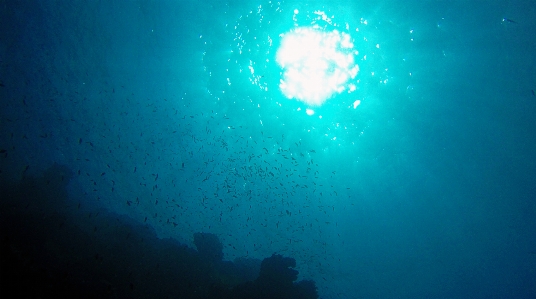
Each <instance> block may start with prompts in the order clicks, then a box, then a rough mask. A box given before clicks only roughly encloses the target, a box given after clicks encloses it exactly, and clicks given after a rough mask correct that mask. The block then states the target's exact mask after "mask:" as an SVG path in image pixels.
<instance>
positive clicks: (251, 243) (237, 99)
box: [0, 1, 536, 298]
mask: <svg viewBox="0 0 536 299" xmlns="http://www.w3.org/2000/svg"><path fill="white" fill-rule="evenodd" d="M202 2H203V3H201V1H102V2H99V1H0V28H1V29H0V83H1V84H2V86H1V87H0V106H1V110H0V149H2V150H5V152H4V153H2V154H1V157H0V167H1V169H0V170H1V173H0V179H1V180H2V181H3V182H11V181H17V180H20V179H21V177H22V176H25V175H36V176H38V175H39V174H40V173H41V172H43V171H44V170H45V169H47V168H48V167H50V166H51V165H52V164H54V163H60V164H63V165H66V166H68V167H69V168H70V169H71V170H72V171H73V172H74V173H75V174H76V175H75V177H74V179H73V180H72V181H71V182H70V184H69V186H68V188H69V195H70V197H71V198H72V201H73V207H74V206H76V205H77V204H78V203H82V206H84V207H85V208H86V209H88V210H89V211H91V210H92V209H95V210H97V209H105V210H107V211H109V212H113V213H117V214H120V215H126V216H128V217H131V218H132V219H134V221H137V222H138V223H147V224H148V225H149V226H151V227H152V228H153V229H154V230H155V231H156V232H157V234H158V235H159V236H160V237H162V238H164V237H171V238H174V239H176V240H178V241H180V242H182V243H184V244H187V245H188V246H193V245H192V240H193V239H192V238H193V237H192V236H193V233H195V232H210V233H214V234H216V235H218V236H219V237H220V239H221V240H222V243H223V244H224V247H225V248H224V254H225V258H226V259H229V260H233V259H234V258H237V257H242V256H248V257H255V258H263V257H266V256H270V255H271V254H272V253H273V252H278V253H281V254H284V255H288V256H292V257H294V258H295V259H296V261H297V269H298V270H299V271H300V277H301V278H305V279H313V280H315V281H316V282H317V286H318V287H319V293H320V296H321V297H322V298H463V297H465V298H506V297H515V298H533V296H534V294H536V287H535V286H536V284H535V283H534V282H535V281H536V238H535V237H536V198H535V194H536V190H535V189H536V187H535V186H536V180H535V179H536V163H535V153H536V137H535V136H536V135H535V131H536V130H535V125H536V118H535V113H536V96H535V95H534V90H535V89H536V80H535V71H536V69H535V63H536V61H535V58H534V57H535V55H534V53H536V39H535V37H534V32H536V18H535V17H536V6H535V5H534V2H533V1H414V2H408V1H403V2H400V1H392V2H391V1H363V2H358V1H354V2H353V3H352V4H348V3H347V1H339V2H337V1H336V2H333V1H325V3H324V2H322V1H311V2H309V4H307V5H303V4H299V3H292V1H286V2H282V3H281V4H277V3H275V2H274V3H271V2H265V1H233V2H229V3H225V2H222V1H213V2H214V3H210V2H209V1H202ZM297 2H299V1H297ZM328 2H329V3H328ZM259 5H261V8H262V9H261V10H260V11H261V12H259ZM294 8H299V9H300V12H303V13H304V14H305V13H306V12H313V11H314V10H324V11H326V12H327V14H328V15H329V14H332V15H334V16H335V18H334V19H335V20H337V18H339V20H340V21H341V22H342V23H344V22H347V23H349V24H350V29H351V30H350V32H351V34H352V36H353V37H354V39H355V48H356V49H357V50H358V51H359V52H360V54H359V56H358V57H357V58H356V61H357V63H358V64H359V65H360V68H361V72H360V73H359V75H358V79H359V80H360V81H359V83H358V89H357V90H356V92H354V93H352V94H343V95H341V96H339V97H335V98H333V99H331V100H330V101H328V102H327V103H326V104H325V105H324V106H323V107H321V108H318V109H317V111H316V112H317V113H316V114H315V115H314V116H312V117H311V116H307V115H306V114H305V112H304V110H305V108H306V107H305V106H303V105H301V104H300V103H299V102H297V101H295V100H288V99H285V98H284V97H283V96H282V95H281V94H280V93H279V91H278V89H277V87H278V86H277V84H278V82H279V70H278V69H277V66H276V65H275V62H274V59H273V57H274V55H275V51H276V49H277V43H278V40H279V39H278V35H279V34H281V33H284V32H286V31H287V30H289V29H290V28H291V27H292V26H293V23H292V19H291V16H292V13H291V11H292V10H293V9H294ZM261 16H263V21H262V22H259V20H260V17H261ZM505 18H507V19H508V20H511V21H513V22H511V21H507V20H504V19H505ZM362 20H367V24H366V25H364V24H363V22H362ZM266 21H269V23H267V22H266ZM307 21H308V20H307V18H304V20H303V21H302V22H304V23H306V22H307ZM234 26H237V27H236V29H235V27H234ZM355 28H359V31H355V30H354V29H355ZM248 30H249V31H250V32H254V34H255V35H250V36H245V37H244V40H245V49H246V50H249V52H246V53H244V54H243V55H237V54H236V48H237V42H239V41H237V40H236V39H235V37H236V33H243V34H246V32H248ZM252 34H253V33H252ZM254 36H257V37H260V38H259V40H261V39H262V38H266V37H267V36H270V37H271V39H272V40H273V41H274V44H273V46H271V47H270V46H267V43H266V39H263V40H261V41H258V44H257V41H256V40H255V41H254V39H253V37H254ZM365 38H366V40H365ZM376 44H379V45H380V48H379V49H377V48H376V47H375V46H376ZM256 49H261V50H256ZM363 55H367V60H363ZM266 59H268V61H266ZM250 62H254V63H255V68H256V71H258V72H262V73H263V74H265V75H264V77H263V78H264V79H263V80H264V81H262V84H264V85H263V86H267V87H268V91H263V90H261V89H260V88H259V86H257V85H255V84H251V83H250V82H249V78H248V76H247V72H248V70H247V65H248V64H249V63H250ZM241 70H242V71H244V72H241ZM372 72H375V75H374V76H373V75H372V74H371V73H372ZM227 78H229V80H230V81H227ZM384 79H388V81H387V83H386V84H383V83H379V81H380V80H384ZM229 82H230V84H229ZM355 99H360V100H361V105H360V106H359V107H358V108H357V109H355V110H354V109H353V108H348V106H350V105H351V103H352V102H353V101H354V100H355ZM298 108H301V111H298ZM319 115H322V118H318V116H319ZM334 137H336V138H335V139H334ZM27 166H29V167H28V168H27V169H26V167H27ZM146 218H147V219H146ZM88 229H90V228H88Z"/></svg>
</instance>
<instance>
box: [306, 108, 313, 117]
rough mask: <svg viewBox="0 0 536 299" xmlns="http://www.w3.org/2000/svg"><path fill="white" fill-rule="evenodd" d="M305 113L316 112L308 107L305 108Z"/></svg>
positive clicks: (311, 113)
mask: <svg viewBox="0 0 536 299" xmlns="http://www.w3.org/2000/svg"><path fill="white" fill-rule="evenodd" d="M305 113H307V115H313V114H315V111H314V110H313V109H309V108H307V109H305Z"/></svg>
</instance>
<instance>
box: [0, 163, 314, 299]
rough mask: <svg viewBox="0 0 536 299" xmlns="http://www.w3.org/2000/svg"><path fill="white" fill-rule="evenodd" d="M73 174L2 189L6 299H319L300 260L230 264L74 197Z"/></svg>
mask: <svg viewBox="0 0 536 299" xmlns="http://www.w3.org/2000/svg"><path fill="white" fill-rule="evenodd" d="M71 177H72V172H71V171H70V169H68V168H67V167H65V166H61V165H54V166H52V167H51V168H50V169H48V170H47V171H45V173H44V174H43V176H42V177H39V178H33V177H25V178H23V179H22V180H21V181H20V182H18V183H6V182H1V186H0V194H1V201H0V295H1V296H2V297H4V295H5V294H10V295H11V297H13V298H63V297H70V298H304V299H308V298H318V295H317V292H316V286H315V284H314V282H313V281H300V282H295V281H296V279H297V276H298V271H296V270H294V269H293V268H294V267H295V265H296V262H295V260H294V259H292V258H288V257H283V256H280V255H276V254H274V255H272V256H271V257H269V258H266V259H264V260H263V261H262V262H261V261H260V260H255V259H247V258H240V259H237V260H235V261H234V262H230V261H223V253H222V250H223V245H222V244H221V242H220V241H219V239H218V237H217V236H216V235H213V234H209V233H196V234H195V235H194V243H195V245H196V247H197V250H194V249H192V248H189V247H187V246H185V245H183V244H180V243H178V242H177V241H175V240H172V239H158V238H157V237H156V235H155V232H154V231H153V230H152V228H150V227H149V226H147V225H142V224H140V223H138V222H135V221H133V220H132V219H130V218H128V217H124V216H120V215H117V214H113V213H110V212H108V211H106V210H104V209H101V210H97V209H91V208H84V207H83V205H82V204H80V203H77V201H76V200H73V199H69V198H68V195H67V191H66V188H65V187H66V186H67V184H68V182H69V180H70V178H71Z"/></svg>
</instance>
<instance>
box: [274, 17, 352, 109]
mask: <svg viewBox="0 0 536 299" xmlns="http://www.w3.org/2000/svg"><path fill="white" fill-rule="evenodd" d="M315 13H316V12H315ZM322 17H323V18H324V17H325V15H322ZM326 18H327V17H326ZM281 36H282V41H281V47H280V48H279V49H278V51H277V54H276V61H277V63H278V64H279V65H280V66H281V68H282V69H283V78H282V79H281V80H280V84H279V87H280V88H281V91H282V92H283V94H284V95H285V96H286V97H287V98H289V99H292V98H294V99H297V100H300V101H302V102H304V103H306V104H307V105H308V106H311V107H314V106H320V105H322V104H323V103H324V102H325V101H326V100H327V99H329V98H331V97H332V96H333V95H335V94H338V93H341V92H343V91H344V90H346V89H351V86H350V85H348V84H347V82H348V81H349V80H350V79H354V78H355V76H356V75H357V72H358V71H359V67H358V65H357V64H355V61H354V53H357V51H355V50H354V49H353V47H354V44H353V41H352V39H351V37H350V35H348V34H347V33H344V32H340V31H338V30H333V31H331V32H327V31H324V30H323V29H321V28H320V27H318V26H316V27H298V28H295V29H293V30H291V31H290V32H287V33H285V34H282V35H281Z"/></svg>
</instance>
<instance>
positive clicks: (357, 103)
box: [354, 100, 361, 109]
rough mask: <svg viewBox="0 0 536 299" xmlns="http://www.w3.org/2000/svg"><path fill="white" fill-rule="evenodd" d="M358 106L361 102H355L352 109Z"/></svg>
mask: <svg viewBox="0 0 536 299" xmlns="http://www.w3.org/2000/svg"><path fill="white" fill-rule="evenodd" d="M359 104H361V100H355V102H354V109H355V108H357V106H359Z"/></svg>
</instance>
